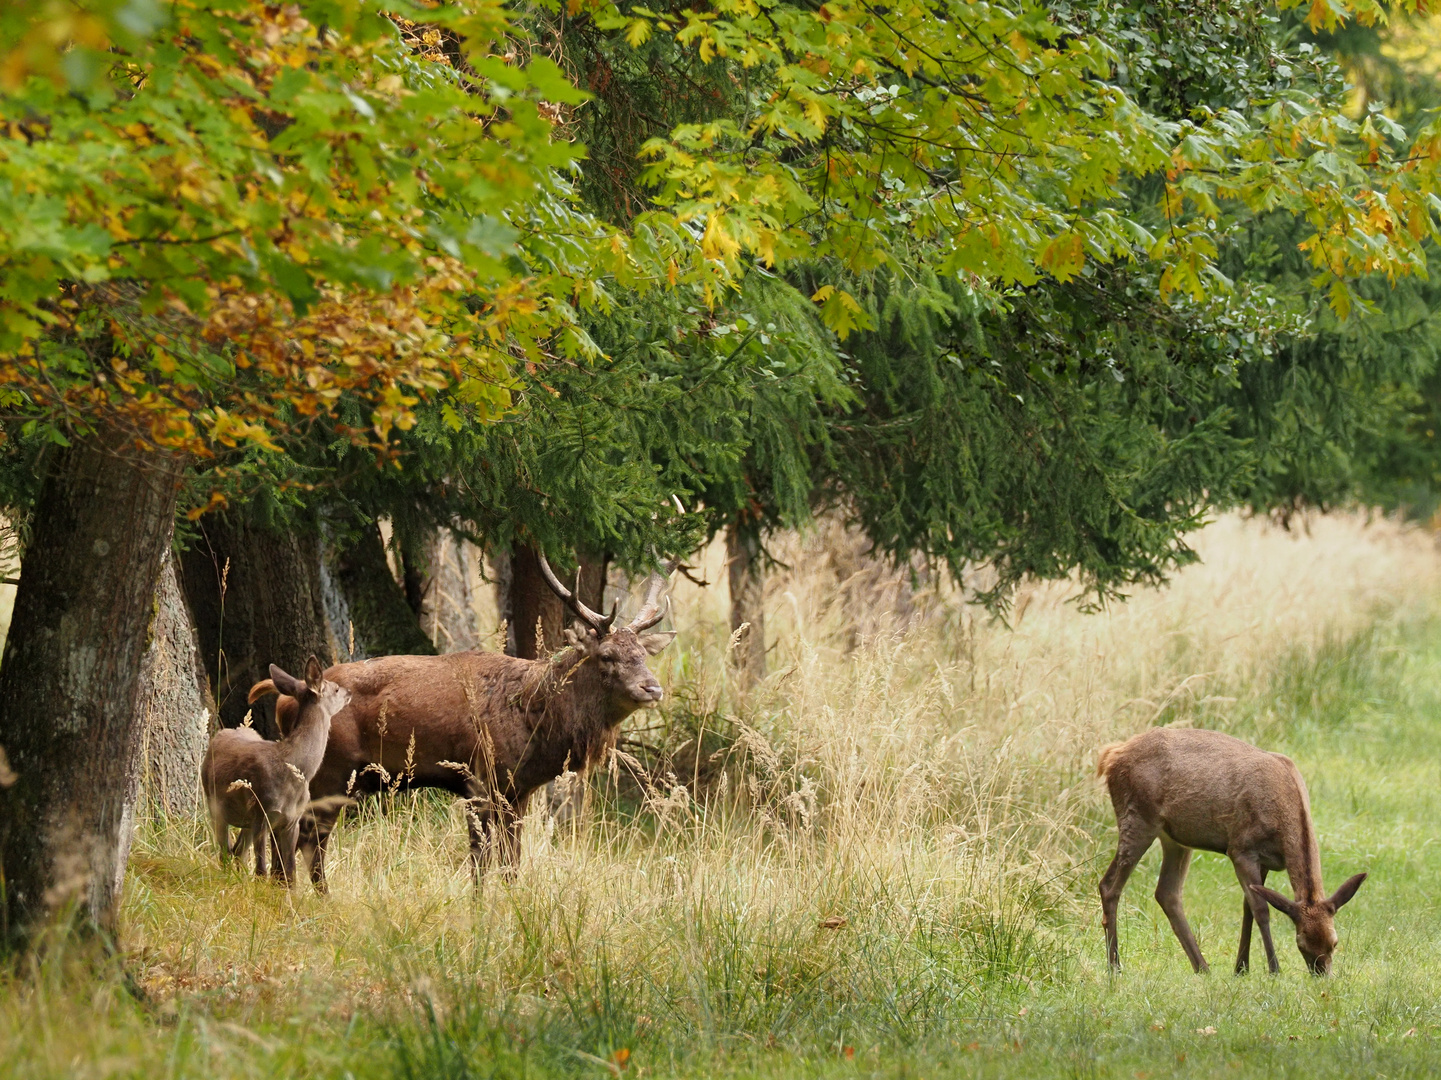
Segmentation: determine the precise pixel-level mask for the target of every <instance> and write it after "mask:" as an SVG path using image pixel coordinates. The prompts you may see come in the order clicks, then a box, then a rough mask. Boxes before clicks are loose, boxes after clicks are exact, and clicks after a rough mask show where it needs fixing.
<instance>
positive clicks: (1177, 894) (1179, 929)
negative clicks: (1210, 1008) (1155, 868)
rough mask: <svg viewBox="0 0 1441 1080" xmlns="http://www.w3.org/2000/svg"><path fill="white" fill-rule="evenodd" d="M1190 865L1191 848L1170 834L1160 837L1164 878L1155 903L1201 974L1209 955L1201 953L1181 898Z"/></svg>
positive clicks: (1158, 885)
mask: <svg viewBox="0 0 1441 1080" xmlns="http://www.w3.org/2000/svg"><path fill="white" fill-rule="evenodd" d="M1190 866H1191V849H1190V848H1188V847H1183V846H1182V845H1180V844H1178V843H1176V841H1174V840H1172V839H1170V838H1169V837H1166V836H1162V837H1161V880H1160V881H1158V882H1157V883H1156V903H1158V904H1160V905H1161V910H1162V911H1164V912H1165V913H1166V918H1167V919H1169V920H1170V922H1171V929H1172V930H1173V931H1174V932H1175V934H1176V937H1177V938H1178V939H1179V940H1180V942H1181V948H1182V949H1184V950H1185V952H1186V959H1187V960H1189V961H1191V967H1192V969H1193V970H1194V971H1196V972H1197V973H1198V974H1199V973H1200V972H1204V971H1210V970H1211V969H1210V967H1209V966H1208V965H1207V964H1206V959H1205V957H1203V956H1202V955H1201V946H1199V945H1197V944H1196V935H1195V934H1193V933H1191V924H1190V923H1188V922H1187V921H1186V908H1185V905H1184V904H1182V902H1181V890H1182V889H1183V888H1184V887H1185V884H1186V871H1187V870H1188V869H1190Z"/></svg>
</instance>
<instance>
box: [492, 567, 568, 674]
mask: <svg viewBox="0 0 1441 1080" xmlns="http://www.w3.org/2000/svg"><path fill="white" fill-rule="evenodd" d="M506 619H507V622H508V624H509V627H510V629H509V632H508V633H507V635H506V650H505V651H506V652H508V653H510V655H511V656H519V657H522V658H524V659H526V660H539V659H541V658H542V657H545V656H549V655H550V654H551V653H553V652H554V651H555V650H556V649H559V648H560V647H561V646H562V645H564V644H565V636H564V631H565V605H564V604H562V603H561V601H560V597H558V596H556V595H555V593H554V592H553V591H552V590H551V587H550V586H549V585H547V584H546V583H545V578H543V577H541V576H540V562H539V560H537V559H536V557H535V549H534V548H532V547H526V546H524V545H517V546H516V549H515V550H514V551H513V552H511V555H510V589H509V596H508V604H507V605H506ZM537 631H538V634H537Z"/></svg>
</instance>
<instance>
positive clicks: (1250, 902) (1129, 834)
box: [1096, 728, 1366, 975]
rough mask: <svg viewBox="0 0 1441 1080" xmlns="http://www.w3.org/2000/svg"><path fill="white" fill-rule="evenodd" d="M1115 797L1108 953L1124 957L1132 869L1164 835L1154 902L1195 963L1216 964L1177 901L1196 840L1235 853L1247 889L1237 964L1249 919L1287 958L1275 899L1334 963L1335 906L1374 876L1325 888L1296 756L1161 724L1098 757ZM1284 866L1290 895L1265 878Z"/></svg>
mask: <svg viewBox="0 0 1441 1080" xmlns="http://www.w3.org/2000/svg"><path fill="white" fill-rule="evenodd" d="M1096 772H1097V775H1099V776H1102V777H1104V778H1105V780H1106V786H1107V787H1108V788H1109V789H1110V792H1111V804H1112V805H1113V806H1114V807H1115V809H1116V828H1117V830H1118V831H1119V832H1120V841H1119V843H1118V844H1117V846H1116V857H1115V858H1114V859H1112V860H1111V865H1110V868H1109V869H1107V871H1106V874H1105V876H1104V877H1103V878H1101V923H1102V925H1103V926H1104V927H1105V928H1106V954H1107V959H1108V960H1109V961H1110V964H1111V967H1112V968H1113V969H1119V968H1120V966H1121V955H1120V949H1119V947H1118V946H1117V943H1116V905H1117V902H1118V901H1119V900H1120V898H1121V890H1122V889H1124V888H1125V887H1126V879H1127V878H1128V877H1130V874H1131V870H1132V869H1133V868H1134V867H1135V865H1136V863H1138V862H1140V860H1141V856H1142V855H1144V854H1145V853H1146V851H1147V849H1149V848H1150V846H1151V844H1152V843H1153V842H1154V841H1155V840H1157V839H1158V838H1159V839H1160V841H1161V851H1162V859H1161V880H1160V882H1159V883H1158V884H1157V885H1156V902H1157V903H1158V904H1160V905H1161V910H1162V911H1164V912H1165V913H1166V917H1167V918H1168V919H1169V920H1170V922H1171V929H1172V930H1174V931H1175V933H1176V937H1177V938H1179V939H1180V941H1181V948H1183V949H1184V950H1185V951H1186V957H1187V958H1188V959H1189V960H1190V961H1191V966H1192V967H1193V968H1195V970H1196V971H1198V972H1201V971H1207V970H1209V969H1208V967H1207V965H1206V961H1205V959H1204V958H1203V957H1202V956H1201V948H1200V946H1199V945H1197V944H1196V938H1195V935H1194V934H1192V933H1191V927H1190V924H1189V923H1187V922H1186V912H1185V909H1184V907H1183V906H1182V904H1181V887H1182V886H1183V885H1184V884H1185V881H1186V870H1187V868H1188V867H1189V866H1190V864H1191V852H1192V850H1194V849H1197V848H1199V849H1200V850H1202V851H1215V852H1218V853H1220V854H1224V855H1226V856H1229V858H1230V859H1231V863H1232V865H1233V866H1235V868H1236V877H1237V878H1238V879H1240V882H1241V889H1242V892H1243V894H1244V903H1243V906H1242V909H1241V948H1240V951H1239V953H1238V954H1237V956H1236V974H1238V975H1240V974H1242V973H1243V972H1245V971H1246V970H1247V969H1248V968H1249V967H1250V964H1251V923H1252V921H1253V920H1254V922H1255V923H1256V925H1257V926H1258V927H1259V928H1260V930H1261V941H1262V942H1263V943H1264V944H1265V947H1266V963H1267V965H1268V967H1269V968H1270V971H1271V973H1272V974H1273V975H1274V974H1275V973H1276V972H1278V971H1280V970H1281V965H1280V964H1278V963H1277V962H1276V948H1275V946H1274V945H1273V944H1272V943H1271V920H1270V911H1269V909H1268V908H1267V905H1268V904H1269V905H1270V906H1271V907H1274V908H1275V909H1276V910H1277V911H1280V912H1282V913H1283V914H1285V915H1287V916H1289V917H1290V919H1291V921H1292V922H1294V923H1295V924H1296V947H1297V948H1298V949H1299V950H1300V951H1301V955H1302V957H1304V958H1305V960H1306V966H1307V968H1309V969H1310V970H1311V971H1312V972H1313V973H1314V974H1316V975H1324V974H1326V973H1327V972H1329V971H1330V970H1331V954H1332V953H1333V952H1334V951H1335V949H1336V927H1335V919H1336V912H1337V910H1338V909H1339V908H1341V907H1342V905H1344V904H1345V903H1346V902H1347V901H1348V900H1350V899H1351V897H1353V896H1355V895H1356V890H1357V889H1359V888H1360V887H1361V883H1362V882H1363V881H1365V880H1366V875H1365V874H1357V875H1355V876H1354V877H1352V878H1348V879H1347V880H1346V881H1345V882H1344V883H1343V884H1342V885H1341V887H1340V888H1339V889H1337V890H1336V891H1335V893H1333V894H1332V895H1331V896H1329V897H1328V896H1326V895H1325V893H1324V892H1322V890H1321V852H1320V849H1319V848H1318V847H1317V844H1316V830H1315V827H1314V826H1313V825H1312V824H1311V801H1310V798H1309V797H1308V796H1307V794H1306V782H1305V781H1304V780H1302V779H1301V773H1300V772H1299V771H1298V770H1297V768H1296V766H1295V764H1294V763H1292V761H1291V759H1290V758H1288V757H1285V756H1284V755H1282V754H1271V753H1267V752H1266V751H1264V750H1258V749H1257V748H1256V747H1254V746H1251V745H1250V744H1249V743H1244V742H1242V741H1241V740H1240V739H1236V738H1233V737H1232V736H1230V735H1223V734H1222V733H1221V732H1219V731H1202V730H1199V729H1195V728H1155V729H1153V730H1151V731H1147V732H1143V733H1142V734H1140V735H1137V736H1135V737H1133V738H1131V739H1128V740H1127V741H1126V742H1123V743H1115V744H1113V745H1111V746H1107V747H1105V748H1103V749H1102V750H1101V754H1100V760H1099V763H1098V765H1097V769H1096ZM1272 870H1285V871H1286V873H1287V875H1288V876H1289V877H1290V879H1291V891H1292V893H1294V894H1295V899H1294V900H1290V899H1287V898H1286V897H1285V896H1283V895H1281V894H1280V893H1278V892H1275V891H1274V890H1272V889H1268V888H1266V874H1267V873H1268V872H1270V871H1272Z"/></svg>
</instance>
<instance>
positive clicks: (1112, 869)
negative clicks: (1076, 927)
mask: <svg viewBox="0 0 1441 1080" xmlns="http://www.w3.org/2000/svg"><path fill="white" fill-rule="evenodd" d="M1116 829H1117V831H1118V832H1119V833H1120V840H1119V841H1118V842H1117V844H1116V857H1115V858H1114V859H1112V860H1111V865H1110V866H1109V867H1107V868H1106V873H1105V874H1104V875H1103V876H1102V878H1101V925H1102V926H1104V927H1105V928H1106V959H1107V961H1108V962H1109V963H1110V965H1111V968H1112V970H1115V971H1119V970H1120V967H1121V948H1120V945H1119V944H1118V942H1117V939H1116V905H1117V903H1119V901H1120V899H1121V890H1122V889H1124V888H1125V887H1126V879H1127V878H1129V877H1130V876H1131V871H1132V870H1134V869H1135V868H1136V864H1137V863H1138V862H1140V861H1141V856H1142V855H1144V854H1146V851H1147V849H1149V848H1150V846H1151V844H1152V843H1154V842H1155V839H1156V830H1155V829H1153V828H1152V827H1151V826H1150V825H1148V824H1147V823H1146V822H1144V821H1142V820H1141V819H1140V818H1138V817H1130V816H1128V817H1125V818H1123V819H1121V820H1119V821H1117V822H1116Z"/></svg>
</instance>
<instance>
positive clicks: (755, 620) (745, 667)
mask: <svg viewBox="0 0 1441 1080" xmlns="http://www.w3.org/2000/svg"><path fill="white" fill-rule="evenodd" d="M762 558H763V555H762V551H761V536H760V529H759V528H757V527H756V526H755V525H754V524H752V523H751V522H749V521H747V520H745V519H737V520H736V521H733V522H731V525H730V528H728V529H727V530H726V564H727V569H728V571H729V577H730V593H731V633H732V634H734V633H735V632H736V631H738V630H740V628H741V627H742V626H744V627H746V630H745V632H744V633H743V634H741V637H740V641H739V642H738V643H737V644H736V647H735V650H734V651H733V652H732V653H731V663H732V664H733V665H734V666H735V670H736V675H737V677H738V679H739V680H740V684H741V686H742V687H750V686H754V685H755V684H756V683H758V682H760V681H761V680H762V679H764V678H765V677H766V613H765V604H764V599H765V584H766V579H765V567H764V566H763V565H762V563H761V560H762Z"/></svg>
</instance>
